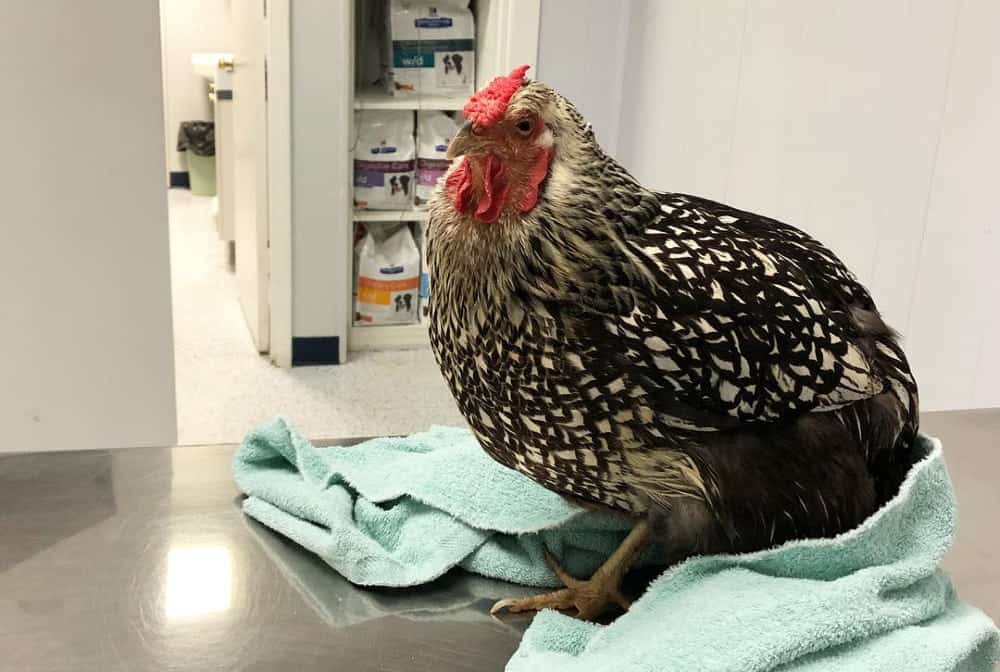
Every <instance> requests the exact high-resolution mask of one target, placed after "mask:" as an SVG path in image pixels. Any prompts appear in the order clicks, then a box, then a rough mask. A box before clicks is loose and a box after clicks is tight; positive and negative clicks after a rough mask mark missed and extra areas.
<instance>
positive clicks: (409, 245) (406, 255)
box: [354, 224, 420, 325]
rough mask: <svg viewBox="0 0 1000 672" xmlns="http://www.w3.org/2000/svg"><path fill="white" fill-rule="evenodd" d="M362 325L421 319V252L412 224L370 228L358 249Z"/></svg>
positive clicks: (358, 315)
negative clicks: (418, 316) (419, 316)
mask: <svg viewBox="0 0 1000 672" xmlns="http://www.w3.org/2000/svg"><path fill="white" fill-rule="evenodd" d="M356 253H357V254H356V256H357V264H358V266H357V275H358V297H357V301H356V302H355V308H354V321H355V324H358V325H378V324H405V323H408V322H416V321H417V308H418V304H419V286H420V251H419V250H418V249H417V244H416V243H415V242H414V241H413V234H412V233H411V232H410V226H409V225H408V224H397V225H390V226H384V227H374V226H373V227H369V231H368V234H367V235H365V237H364V238H362V239H361V241H360V242H359V243H358V247H357V249H356Z"/></svg>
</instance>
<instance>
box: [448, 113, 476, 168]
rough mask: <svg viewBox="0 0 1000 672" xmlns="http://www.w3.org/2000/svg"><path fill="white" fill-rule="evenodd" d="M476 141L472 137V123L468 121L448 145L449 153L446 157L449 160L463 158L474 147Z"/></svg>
mask: <svg viewBox="0 0 1000 672" xmlns="http://www.w3.org/2000/svg"><path fill="white" fill-rule="evenodd" d="M473 142H474V139H473V137H472V122H471V121H467V122H465V124H463V125H462V128H460V129H458V133H456V134H455V137H454V138H452V139H451V142H449V143H448V152H447V153H446V154H445V156H446V157H447V158H449V159H454V158H456V157H459V156H462V155H463V154H465V153H466V152H467V151H469V148H470V147H472V145H473Z"/></svg>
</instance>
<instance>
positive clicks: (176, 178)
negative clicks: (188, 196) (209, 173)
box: [170, 170, 191, 189]
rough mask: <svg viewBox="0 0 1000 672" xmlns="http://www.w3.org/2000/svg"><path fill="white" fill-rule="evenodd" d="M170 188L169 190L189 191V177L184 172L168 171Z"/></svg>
mask: <svg viewBox="0 0 1000 672" xmlns="http://www.w3.org/2000/svg"><path fill="white" fill-rule="evenodd" d="M170 188H171V189H190V188H191V176H190V175H189V174H188V172H187V171H186V170H172V171H170Z"/></svg>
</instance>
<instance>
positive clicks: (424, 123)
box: [416, 110, 458, 208]
mask: <svg viewBox="0 0 1000 672" xmlns="http://www.w3.org/2000/svg"><path fill="white" fill-rule="evenodd" d="M456 131H458V125H457V124H456V123H455V120H454V119H452V118H451V117H449V116H448V115H447V114H445V113H444V112H440V111H437V110H433V111H431V110H428V111H423V110H421V111H420V112H417V192H416V206H417V207H418V208H426V207H427V202H428V201H429V200H430V198H431V194H433V193H434V188H435V187H436V186H437V182H438V180H439V179H440V178H441V177H442V176H443V175H444V174H445V173H446V172H448V165H449V164H450V163H451V162H450V161H448V159H447V158H446V157H445V155H446V154H447V152H448V142H449V141H451V138H452V136H453V135H455V133H456Z"/></svg>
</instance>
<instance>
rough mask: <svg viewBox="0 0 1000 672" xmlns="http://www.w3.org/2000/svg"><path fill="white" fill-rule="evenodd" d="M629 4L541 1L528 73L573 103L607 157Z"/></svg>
mask: <svg viewBox="0 0 1000 672" xmlns="http://www.w3.org/2000/svg"><path fill="white" fill-rule="evenodd" d="M630 5H631V2H630V1H629V0H542V12H541V26H540V28H539V38H538V65H537V67H536V68H533V69H532V71H531V72H529V75H531V76H532V77H536V78H538V79H540V80H542V81H544V82H546V83H547V84H549V85H550V86H553V87H555V88H556V89H557V90H558V91H559V92H561V93H562V94H563V95H564V96H566V97H567V98H569V99H570V100H571V101H572V102H573V104H575V105H576V106H577V108H579V110H580V112H581V114H583V115H584V116H585V117H586V118H587V119H588V120H589V121H590V123H591V124H593V126H594V133H595V134H596V135H597V140H598V142H600V143H601V146H602V147H604V150H605V151H606V152H608V154H610V155H611V156H616V155H617V151H618V135H619V131H618V127H619V118H620V116H621V109H622V104H621V100H622V72H623V70H624V66H625V45H626V41H627V39H628V28H629V7H630ZM532 65H534V64H532Z"/></svg>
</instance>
